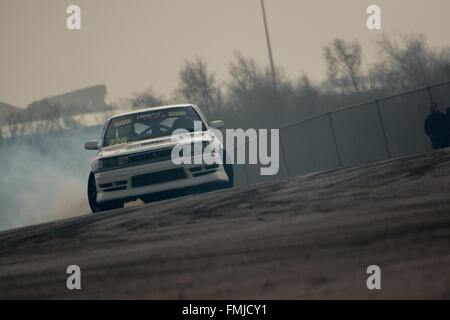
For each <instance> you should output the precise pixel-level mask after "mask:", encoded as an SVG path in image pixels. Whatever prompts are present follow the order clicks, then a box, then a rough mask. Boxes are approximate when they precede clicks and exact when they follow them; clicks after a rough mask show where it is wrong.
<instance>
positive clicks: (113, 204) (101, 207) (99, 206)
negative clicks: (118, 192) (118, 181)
mask: <svg viewBox="0 0 450 320" xmlns="http://www.w3.org/2000/svg"><path fill="white" fill-rule="evenodd" d="M87 194H88V200H89V207H91V211H92V213H96V212H101V211H106V210H113V209H119V208H123V201H120V200H115V201H108V202H102V203H98V202H97V187H96V185H95V177H94V173H93V172H92V171H91V173H90V174H89V180H88V188H87Z"/></svg>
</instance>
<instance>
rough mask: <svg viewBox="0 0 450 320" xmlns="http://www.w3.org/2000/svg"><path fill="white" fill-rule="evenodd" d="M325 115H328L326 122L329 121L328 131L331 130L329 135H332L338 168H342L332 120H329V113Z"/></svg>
mask: <svg viewBox="0 0 450 320" xmlns="http://www.w3.org/2000/svg"><path fill="white" fill-rule="evenodd" d="M327 115H328V120H329V121H330V129H331V134H332V135H333V141H334V146H335V148H336V155H337V157H338V161H339V167H342V159H341V154H340V152H339V147H338V144H337V140H336V132H335V131H334V125H333V119H332V118H331V112H328V113H327Z"/></svg>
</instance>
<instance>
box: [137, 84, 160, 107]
mask: <svg viewBox="0 0 450 320" xmlns="http://www.w3.org/2000/svg"><path fill="white" fill-rule="evenodd" d="M130 103H131V106H132V108H133V109H142V108H151V107H156V106H161V105H164V104H166V100H165V99H164V96H163V95H158V94H157V93H155V91H154V90H153V88H152V87H150V88H148V89H147V90H145V91H142V92H137V93H135V94H134V96H133V98H131V99H130Z"/></svg>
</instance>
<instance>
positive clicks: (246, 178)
mask: <svg viewBox="0 0 450 320" xmlns="http://www.w3.org/2000/svg"><path fill="white" fill-rule="evenodd" d="M243 166H244V173H245V180H247V185H248V186H249V185H250V178H249V176H248V172H247V164H245V163H244V164H243Z"/></svg>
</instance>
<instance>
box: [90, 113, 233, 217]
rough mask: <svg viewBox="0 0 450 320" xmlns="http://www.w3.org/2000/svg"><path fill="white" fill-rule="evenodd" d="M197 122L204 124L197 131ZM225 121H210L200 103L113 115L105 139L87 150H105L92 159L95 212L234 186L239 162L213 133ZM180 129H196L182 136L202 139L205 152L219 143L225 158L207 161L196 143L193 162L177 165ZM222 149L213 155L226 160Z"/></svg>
mask: <svg viewBox="0 0 450 320" xmlns="http://www.w3.org/2000/svg"><path fill="white" fill-rule="evenodd" d="M194 122H196V123H197V124H198V123H201V124H202V125H201V128H198V129H197V131H196V132H194ZM222 126H223V122H222V121H220V120H219V121H213V122H211V124H210V125H208V123H207V121H206V119H205V117H204V116H203V114H202V113H201V111H200V110H199V108H198V107H197V106H195V105H173V106H163V107H155V108H149V109H142V110H139V111H135V112H129V113H124V114H120V115H116V116H113V117H112V118H110V119H109V120H108V121H107V122H106V124H105V127H104V129H103V133H102V137H101V140H100V142H98V141H90V142H87V143H86V144H85V149H87V150H99V152H98V153H97V155H96V156H95V157H94V158H93V159H92V161H91V168H92V171H91V173H90V175H89V181H88V188H87V189H88V199H89V205H90V207H91V210H92V212H93V213H95V212H99V211H104V210H110V209H116V208H121V207H123V204H124V202H127V201H134V200H137V199H142V200H143V201H144V202H146V203H147V202H151V201H155V200H159V199H164V198H167V197H172V196H176V195H180V194H184V192H185V191H186V190H199V191H207V190H211V189H214V188H223V187H232V186H233V167H232V165H231V164H225V161H223V160H224V158H225V157H226V156H225V155H224V154H225V151H224V150H223V146H222V144H221V142H220V141H219V139H217V138H214V136H213V134H212V132H211V128H214V129H219V128H220V127H222ZM177 129H185V130H187V131H189V132H191V133H188V134H187V135H186V134H184V135H183V137H180V140H183V139H184V140H183V141H184V142H183V143H189V144H191V145H193V144H195V143H200V144H201V146H202V147H201V148H200V150H201V151H202V150H203V149H204V148H205V147H207V146H208V145H209V144H211V143H213V144H219V145H218V148H219V149H220V150H223V152H220V153H223V155H222V156H223V157H224V158H223V159H222V161H217V162H216V163H213V164H209V165H208V164H205V162H203V161H202V159H203V158H202V152H200V153H198V148H192V154H191V155H190V157H191V158H192V161H190V162H191V164H186V163H182V164H179V165H176V164H175V163H174V161H173V160H172V156H171V155H172V149H173V148H174V147H175V146H176V145H177V144H179V142H176V141H175V140H176V139H174V135H172V133H173V132H174V131H175V130H177ZM187 131H186V132H187ZM186 136H188V139H186ZM175 137H176V136H175ZM196 152H197V153H196ZM220 153H214V154H213V156H214V157H218V159H221V157H222V156H221V155H220ZM221 163H223V164H221Z"/></svg>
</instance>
